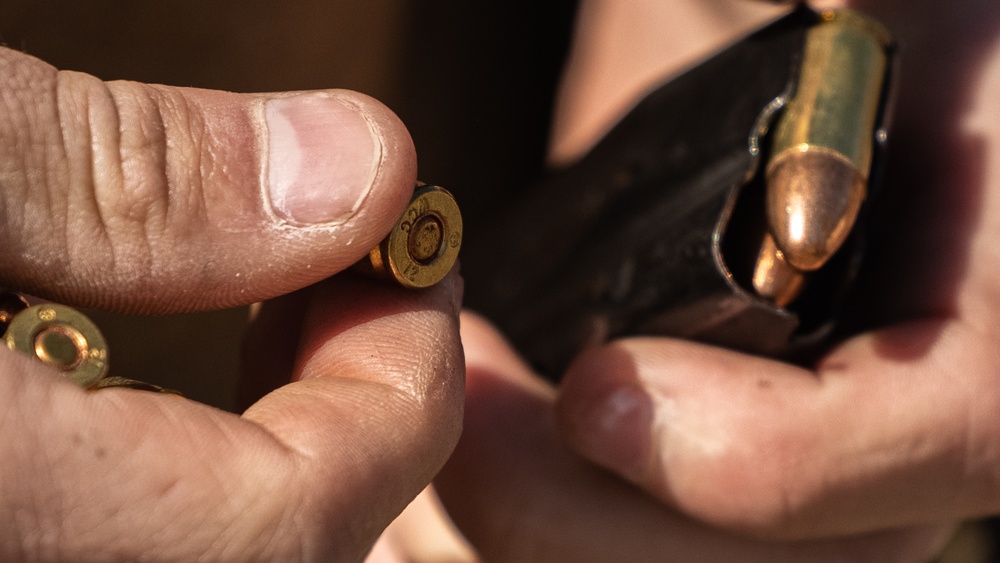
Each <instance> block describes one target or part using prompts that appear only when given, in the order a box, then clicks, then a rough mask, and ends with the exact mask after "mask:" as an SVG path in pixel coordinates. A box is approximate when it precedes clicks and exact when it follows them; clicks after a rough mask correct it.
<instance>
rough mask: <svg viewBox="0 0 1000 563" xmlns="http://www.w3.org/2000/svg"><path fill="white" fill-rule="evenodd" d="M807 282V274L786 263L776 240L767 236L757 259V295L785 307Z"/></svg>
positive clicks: (754, 279)
mask: <svg viewBox="0 0 1000 563" xmlns="http://www.w3.org/2000/svg"><path fill="white" fill-rule="evenodd" d="M805 282H806V276H805V274H804V273H802V271H801V270H797V269H795V268H794V267H793V266H791V265H790V264H788V262H785V257H784V255H783V253H782V252H781V251H780V250H778V247H777V246H776V245H775V244H774V239H773V238H772V237H771V235H766V236H765V237H764V244H763V245H762V246H761V249H760V255H759V256H758V257H757V270H756V271H755V272H754V277H753V287H754V289H755V290H757V293H758V294H759V295H760V296H761V297H763V298H765V299H769V300H770V301H773V302H774V304H775V305H777V306H779V307H784V306H786V305H788V304H789V303H791V302H792V301H794V300H795V298H796V297H798V295H799V292H801V291H802V287H803V286H804V285H805Z"/></svg>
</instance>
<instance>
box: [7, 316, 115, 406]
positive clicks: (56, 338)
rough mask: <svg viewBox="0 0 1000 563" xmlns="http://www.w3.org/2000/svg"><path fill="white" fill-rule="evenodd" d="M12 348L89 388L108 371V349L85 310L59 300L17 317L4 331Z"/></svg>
mask: <svg viewBox="0 0 1000 563" xmlns="http://www.w3.org/2000/svg"><path fill="white" fill-rule="evenodd" d="M4 340H5V341H6V343H7V347H8V348H10V349H11V350H15V351H18V352H21V353H23V354H27V355H29V356H33V357H35V358H38V359H39V360H41V361H42V362H44V363H46V364H48V365H50V366H53V367H55V368H56V369H58V370H60V371H62V372H63V373H64V374H65V375H66V377H68V378H69V379H71V380H73V381H74V382H76V383H77V384H79V385H80V386H82V387H85V388H89V387H91V386H93V385H94V384H95V383H97V382H98V381H99V380H100V379H101V378H103V377H104V376H105V375H107V373H108V348H107V343H106V342H105V340H104V336H103V335H102V334H101V331H100V330H98V328H97V326H96V325H95V324H94V323H93V322H91V320H90V319H88V318H87V317H86V316H85V315H84V314H83V313H80V312H79V311H77V310H75V309H72V308H70V307H67V306H65V305H58V304H55V303H46V304H43V305H34V306H31V307H28V308H27V309H24V310H23V311H21V312H20V313H18V314H17V315H15V316H14V318H13V319H12V320H11V322H10V325H9V326H8V327H7V332H6V333H5V334H4Z"/></svg>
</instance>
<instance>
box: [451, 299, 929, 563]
mask: <svg viewBox="0 0 1000 563" xmlns="http://www.w3.org/2000/svg"><path fill="white" fill-rule="evenodd" d="M462 338H463V344H464V346H465V350H466V362H467V378H468V383H467V393H466V404H467V407H466V411H465V412H466V417H465V430H464V432H463V435H462V438H461V440H460V441H459V445H458V447H457V448H456V450H455V453H454V455H453V456H452V457H451V459H450V460H449V461H448V463H447V465H446V466H445V468H444V470H442V472H441V473H440V475H439V476H438V477H437V478H436V479H435V487H436V488H437V490H438V493H439V494H440V496H441V499H442V500H443V501H444V503H445V506H446V508H447V509H448V512H449V514H450V515H451V517H452V518H453V519H454V520H455V522H456V524H458V526H459V528H460V529H461V530H462V532H463V533H464V534H465V535H466V537H467V538H468V539H469V540H470V541H471V543H472V544H473V546H474V547H475V548H476V549H477V550H478V551H479V552H480V553H481V554H482V556H483V559H484V560H487V561H581V562H585V561H772V562H773V561H920V560H926V559H928V558H929V556H930V554H932V553H934V552H935V550H936V549H937V547H938V545H937V544H938V543H940V540H939V538H938V536H937V534H938V530H937V529H935V528H934V527H928V528H924V529H916V528H914V529H908V530H899V531H891V532H880V533H876V534H870V535H867V536H864V537H857V538H851V539H839V540H823V541H803V542H791V543H770V542H766V541H761V540H754V539H748V538H742V537H739V536H735V535H730V534H727V533H723V532H720V531H718V530H714V529H711V528H708V527H705V526H704V525H701V524H698V523H696V522H694V521H691V520H689V519H687V518H685V517H683V516H681V515H679V514H677V513H675V512H673V511H671V510H670V509H668V508H666V507H664V506H663V505H661V504H660V503H659V502H657V501H655V500H654V499H651V498H649V497H647V496H646V495H645V494H643V493H642V492H641V491H639V490H637V489H635V488H633V487H631V486H629V485H627V484H626V483H624V482H622V481H620V480H619V479H617V478H616V477H614V476H612V475H610V474H608V473H606V472H604V471H602V470H600V469H598V468H596V467H593V466H592V465H590V464H588V463H586V462H584V461H583V460H581V459H579V458H577V457H576V456H574V455H572V454H571V453H570V452H569V451H567V450H566V449H565V448H564V447H563V446H562V445H561V444H560V442H559V439H558V437H557V433H556V428H555V420H554V412H553V407H554V401H555V390H554V389H552V388H551V387H550V386H548V385H547V384H544V383H542V382H541V381H540V380H539V379H538V378H536V377H535V376H534V375H533V374H532V373H530V371H529V370H528V368H527V367H526V366H525V365H524V364H523V363H522V362H521V361H520V359H519V358H517V357H516V356H515V354H514V353H513V351H512V350H510V348H509V346H508V345H507V344H506V343H505V342H504V341H503V340H502V339H501V337H500V336H499V335H498V334H497V333H496V332H495V331H494V330H493V329H492V328H491V327H490V326H488V325H487V324H486V323H485V322H484V321H483V320H481V319H479V318H477V317H474V316H471V315H463V317H462Z"/></svg>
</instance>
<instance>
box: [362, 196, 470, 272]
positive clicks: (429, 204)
mask: <svg viewBox="0 0 1000 563" xmlns="http://www.w3.org/2000/svg"><path fill="white" fill-rule="evenodd" d="M461 247H462V214H461V212H460V211H459V209H458V204H457V203H456V202H455V198H454V197H453V196H452V195H451V194H450V193H448V191H447V190H445V189H443V188H441V187H438V186H419V187H418V188H417V189H416V191H414V192H413V198H412V199H411V200H410V204H409V205H408V206H407V208H406V210H405V211H404V212H403V215H402V217H400V219H399V221H398V222H397V223H396V225H395V226H393V228H392V231H390V232H389V234H388V235H387V236H386V237H385V238H384V239H383V240H382V242H381V243H380V244H379V245H378V246H376V247H375V248H373V249H372V250H371V252H369V253H368V256H367V257H365V259H363V260H362V261H360V262H358V263H357V264H356V265H355V269H356V270H358V271H361V272H363V273H367V274H369V275H374V276H376V277H379V278H382V279H385V280H388V281H390V282H393V283H396V284H399V285H401V286H403V287H406V288H410V289H420V288H424V287H430V286H432V285H434V284H436V283H437V282H439V281H441V279H442V278H444V277H445V275H447V274H448V272H449V271H451V268H452V266H454V265H455V261H456V260H457V259H458V251H459V250H460V249H461Z"/></svg>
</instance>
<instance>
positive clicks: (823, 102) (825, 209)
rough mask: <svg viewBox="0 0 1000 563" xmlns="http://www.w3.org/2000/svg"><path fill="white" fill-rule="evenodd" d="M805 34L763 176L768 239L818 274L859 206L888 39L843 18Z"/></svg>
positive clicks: (831, 17)
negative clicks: (793, 86)
mask: <svg viewBox="0 0 1000 563" xmlns="http://www.w3.org/2000/svg"><path fill="white" fill-rule="evenodd" d="M821 17H822V22H821V23H819V24H817V25H815V26H814V27H813V28H812V29H810V30H809V32H808V35H807V38H806V45H805V56H804V59H803V61H802V71H801V73H800V76H799V79H798V83H797V88H796V90H795V96H794V98H793V99H792V100H791V101H789V102H788V105H787V106H786V108H785V110H784V112H783V114H782V115H781V117H780V118H779V120H778V123H777V125H776V127H775V131H774V136H773V145H772V155H773V156H772V158H771V160H770V162H769V163H768V166H767V170H766V174H767V215H768V225H769V228H770V232H771V234H772V236H773V237H774V242H775V243H776V245H777V247H778V248H779V249H780V250H781V251H782V252H783V254H784V257H785V260H786V261H787V262H788V263H789V264H790V265H792V266H794V267H795V268H798V269H800V270H806V271H809V270H815V269H818V268H819V267H821V266H822V265H823V264H824V263H825V262H826V261H827V260H828V259H829V258H830V257H831V256H832V255H833V253H834V252H835V251H836V250H837V249H838V248H839V247H840V246H841V245H842V244H843V242H844V240H845V239H846V237H847V234H848V233H849V232H850V230H851V227H852V226H853V225H854V220H855V219H856V218H857V214H858V210H859V209H860V207H861V203H862V201H863V200H864V198H865V186H866V184H867V181H868V174H869V171H870V169H871V161H872V154H873V138H874V135H875V132H874V127H875V120H876V118H877V114H878V109H879V103H880V101H881V94H882V82H883V80H884V77H885V72H886V64H887V56H886V49H887V48H888V47H889V45H890V42H891V39H890V36H889V34H888V32H886V30H885V29H884V28H882V27H881V26H880V25H879V24H878V23H876V22H874V21H872V20H870V19H868V18H866V17H864V16H861V15H860V14H857V13H855V12H851V11H849V10H840V11H826V12H823V13H822V14H821Z"/></svg>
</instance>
